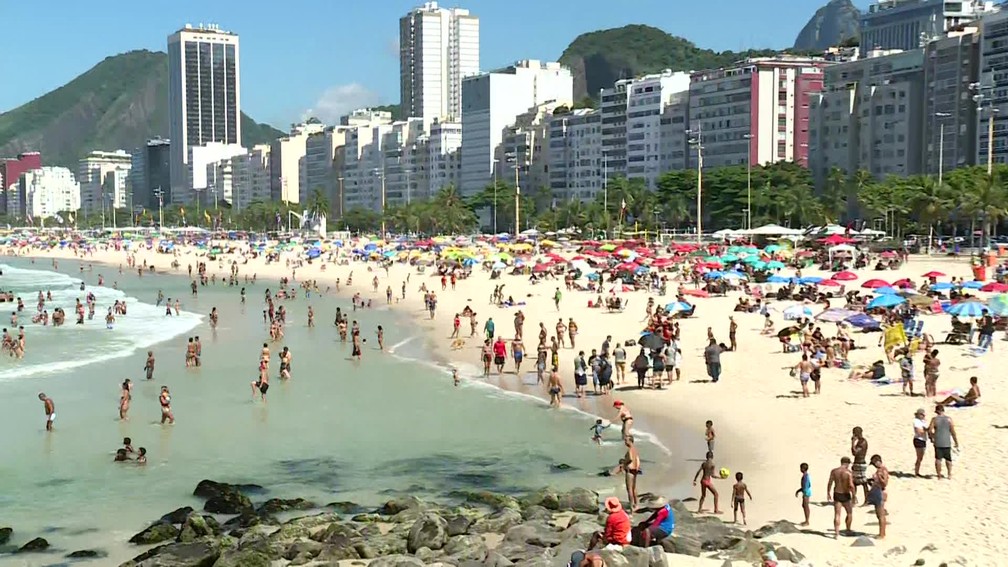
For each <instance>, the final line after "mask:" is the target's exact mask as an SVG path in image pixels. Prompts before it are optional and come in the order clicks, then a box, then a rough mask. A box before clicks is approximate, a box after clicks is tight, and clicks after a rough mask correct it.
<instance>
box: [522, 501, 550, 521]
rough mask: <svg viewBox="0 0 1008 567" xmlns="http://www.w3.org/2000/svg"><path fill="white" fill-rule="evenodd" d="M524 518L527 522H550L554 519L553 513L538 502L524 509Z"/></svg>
mask: <svg viewBox="0 0 1008 567" xmlns="http://www.w3.org/2000/svg"><path fill="white" fill-rule="evenodd" d="M522 519H523V520H525V521H526V522H533V521H540V522H550V521H552V520H553V513H552V512H550V511H549V510H547V509H546V508H543V507H542V506H539V505H538V504H534V505H532V506H528V507H527V508H525V509H523V510H522Z"/></svg>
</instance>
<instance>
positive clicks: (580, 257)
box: [571, 254, 588, 262]
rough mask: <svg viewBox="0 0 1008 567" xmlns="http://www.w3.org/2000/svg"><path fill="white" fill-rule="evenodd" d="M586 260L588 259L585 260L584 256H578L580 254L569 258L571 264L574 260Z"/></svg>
mask: <svg viewBox="0 0 1008 567" xmlns="http://www.w3.org/2000/svg"><path fill="white" fill-rule="evenodd" d="M587 259H588V258H586V257H584V256H582V255H580V254H578V255H577V256H574V257H573V258H571V262H573V261H575V260H587Z"/></svg>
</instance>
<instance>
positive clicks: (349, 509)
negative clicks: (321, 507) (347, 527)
mask: <svg viewBox="0 0 1008 567" xmlns="http://www.w3.org/2000/svg"><path fill="white" fill-rule="evenodd" d="M326 508H332V509H333V511H334V512H336V513H337V514H363V513H364V512H367V508H365V507H363V506H361V505H360V504H355V503H353V502H330V503H328V504H326Z"/></svg>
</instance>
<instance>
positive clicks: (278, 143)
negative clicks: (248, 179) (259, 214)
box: [270, 123, 325, 203]
mask: <svg viewBox="0 0 1008 567" xmlns="http://www.w3.org/2000/svg"><path fill="white" fill-rule="evenodd" d="M324 130H325V125H324V124H319V123H308V124H298V125H296V126H294V127H293V128H291V132H290V134H288V135H286V136H284V137H283V138H278V139H276V140H274V141H273V143H272V144H271V145H270V176H271V177H270V194H271V196H272V199H273V200H274V201H286V202H288V203H300V202H301V169H302V164H301V162H302V160H303V159H304V157H305V153H306V152H307V149H308V146H307V144H308V136H310V135H312V134H316V133H319V132H322V131H324Z"/></svg>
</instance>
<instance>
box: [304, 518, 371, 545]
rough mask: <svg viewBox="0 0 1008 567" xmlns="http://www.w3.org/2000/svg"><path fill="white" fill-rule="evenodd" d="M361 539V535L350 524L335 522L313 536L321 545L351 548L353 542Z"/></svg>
mask: <svg viewBox="0 0 1008 567" xmlns="http://www.w3.org/2000/svg"><path fill="white" fill-rule="evenodd" d="M359 537H360V533H359V532H358V531H357V530H356V529H354V527H353V526H351V525H349V524H341V523H339V522H333V523H331V524H329V525H328V526H326V528H325V529H324V530H322V531H319V532H316V533H314V534H312V535H311V539H312V540H314V541H317V542H320V543H325V544H328V545H331V546H332V545H335V546H351V547H352V542H353V540H355V539H357V538H359Z"/></svg>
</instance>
